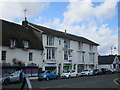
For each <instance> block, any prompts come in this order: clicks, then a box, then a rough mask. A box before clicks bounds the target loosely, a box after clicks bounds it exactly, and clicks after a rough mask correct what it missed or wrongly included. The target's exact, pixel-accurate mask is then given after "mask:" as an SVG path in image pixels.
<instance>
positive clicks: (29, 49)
mask: <svg viewBox="0 0 120 90" xmlns="http://www.w3.org/2000/svg"><path fill="white" fill-rule="evenodd" d="M0 22H1V23H2V30H1V31H2V48H1V49H0V50H1V61H0V62H2V63H3V65H6V64H11V65H12V64H14V65H15V64H17V63H19V64H21V63H23V64H26V65H28V64H32V63H36V64H37V65H39V66H41V65H42V52H43V45H42V40H41V39H40V38H39V37H40V35H41V32H38V31H36V30H34V29H33V28H31V27H25V26H24V25H23V26H21V25H18V24H15V23H11V22H7V21H4V20H0ZM37 33H38V34H39V36H37ZM0 47H1V46H0ZM13 61H14V63H13ZM37 62H39V63H37Z"/></svg>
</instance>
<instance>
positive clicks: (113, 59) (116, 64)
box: [98, 55, 120, 68]
mask: <svg viewBox="0 0 120 90" xmlns="http://www.w3.org/2000/svg"><path fill="white" fill-rule="evenodd" d="M98 64H99V68H120V55H105V56H98Z"/></svg>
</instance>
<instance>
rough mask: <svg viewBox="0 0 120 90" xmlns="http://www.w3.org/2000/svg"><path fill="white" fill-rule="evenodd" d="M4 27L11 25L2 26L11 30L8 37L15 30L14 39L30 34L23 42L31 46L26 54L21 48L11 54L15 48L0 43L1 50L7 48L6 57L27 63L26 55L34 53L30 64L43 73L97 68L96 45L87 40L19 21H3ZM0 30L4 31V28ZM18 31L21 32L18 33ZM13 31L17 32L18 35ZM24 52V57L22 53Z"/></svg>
mask: <svg viewBox="0 0 120 90" xmlns="http://www.w3.org/2000/svg"><path fill="white" fill-rule="evenodd" d="M2 21H3V20H2ZM4 22H6V21H4ZM6 24H8V25H9V24H10V25H12V26H13V27H12V28H11V26H8V25H6V26H3V27H7V29H11V30H10V31H9V32H8V34H9V33H10V32H13V31H12V30H15V31H16V32H13V33H14V34H15V35H16V36H17V37H18V39H19V38H20V37H21V38H22V37H23V36H25V37H27V34H28V32H29V33H30V34H28V37H27V39H25V40H28V41H29V42H30V43H31V44H33V46H31V45H30V46H31V48H30V49H27V51H26V50H23V49H24V48H23V47H22V46H21V47H20V50H22V51H23V52H20V51H16V52H15V54H13V53H12V52H13V50H17V49H19V47H16V48H15V49H11V48H10V44H7V45H5V44H2V45H3V47H4V48H2V49H3V50H6V48H7V49H8V50H10V51H11V52H10V53H8V55H9V57H12V58H13V56H14V57H15V56H19V57H18V58H19V59H20V60H23V61H25V63H29V62H30V61H29V55H26V54H29V53H31V52H32V53H34V52H36V54H35V56H34V58H33V60H32V61H31V62H34V63H37V64H39V66H40V67H42V69H43V70H47V69H49V70H56V72H57V73H62V72H63V71H65V70H69V69H74V70H75V71H76V72H80V71H82V70H83V69H92V68H98V50H97V46H98V44H97V43H95V42H93V41H91V40H88V39H86V38H83V37H80V36H75V35H72V34H68V33H66V32H61V31H58V30H53V29H50V28H47V27H44V26H40V25H35V24H32V23H29V22H28V21H23V25H18V24H15V23H10V22H6ZM3 25H4V24H3ZM16 26H17V27H16ZM2 30H4V28H3V29H2ZM17 30H18V31H17ZM21 30H22V31H23V32H21ZM25 31H26V32H25ZM17 32H19V35H18V34H17ZM25 33H26V34H25ZM31 33H33V34H31ZM3 34H4V33H3ZM14 34H12V35H14ZM33 37H36V38H33ZM3 38H6V37H3ZM22 40H23V38H22ZM31 40H32V41H31ZM16 41H17V40H16ZM8 42H9V41H7V43H8ZM21 43H22V42H21ZM16 45H18V44H16ZM38 49H39V50H38ZM30 50H32V51H30ZM33 50H34V51H33ZM17 52H18V53H17ZM25 52H26V54H24V53H25ZM2 53H3V52H2ZM12 54H13V55H12ZM22 54H24V55H22ZM6 55H7V54H6ZM27 56H28V57H27ZM22 57H24V58H22ZM35 57H36V58H37V59H36V58H35ZM12 58H9V62H11V61H10V60H11V59H12Z"/></svg>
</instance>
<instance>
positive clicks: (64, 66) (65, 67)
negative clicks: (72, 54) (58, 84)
mask: <svg viewBox="0 0 120 90" xmlns="http://www.w3.org/2000/svg"><path fill="white" fill-rule="evenodd" d="M67 70H72V64H71V63H69V64H68V63H66V64H63V72H64V71H67Z"/></svg>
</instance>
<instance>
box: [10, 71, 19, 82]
mask: <svg viewBox="0 0 120 90" xmlns="http://www.w3.org/2000/svg"><path fill="white" fill-rule="evenodd" d="M18 80H19V71H16V72H14V73H12V74H11V75H10V81H11V82H15V81H18Z"/></svg>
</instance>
